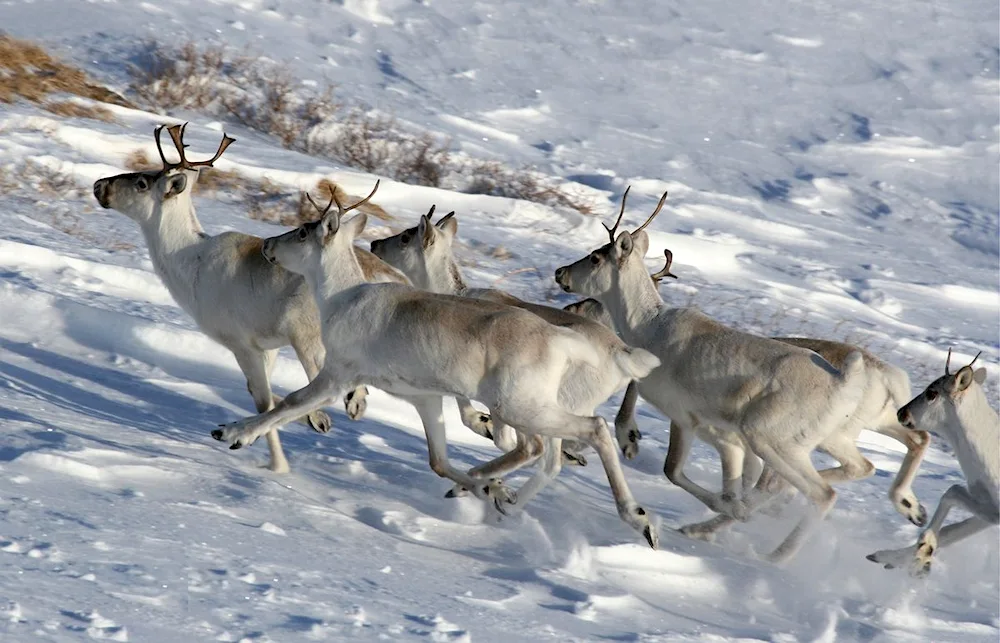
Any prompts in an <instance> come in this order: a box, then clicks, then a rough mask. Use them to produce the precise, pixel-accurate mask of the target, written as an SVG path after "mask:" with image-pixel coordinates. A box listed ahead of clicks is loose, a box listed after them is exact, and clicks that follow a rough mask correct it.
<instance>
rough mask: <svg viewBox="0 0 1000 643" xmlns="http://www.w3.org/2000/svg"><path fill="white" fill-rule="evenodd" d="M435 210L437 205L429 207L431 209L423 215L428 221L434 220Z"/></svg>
mask: <svg viewBox="0 0 1000 643" xmlns="http://www.w3.org/2000/svg"><path fill="white" fill-rule="evenodd" d="M436 209H437V204H436V203H435V204H434V205H432V206H431V209H430V210H428V211H427V214H426V215H424V216H426V217H427V220H428V221H430V220H431V219H433V218H434V210H436Z"/></svg>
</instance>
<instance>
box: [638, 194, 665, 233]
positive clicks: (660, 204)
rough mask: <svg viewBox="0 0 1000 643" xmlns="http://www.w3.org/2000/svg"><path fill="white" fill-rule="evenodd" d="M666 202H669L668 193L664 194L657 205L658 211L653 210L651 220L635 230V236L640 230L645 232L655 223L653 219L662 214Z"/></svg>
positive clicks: (647, 220)
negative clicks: (647, 227)
mask: <svg viewBox="0 0 1000 643" xmlns="http://www.w3.org/2000/svg"><path fill="white" fill-rule="evenodd" d="M666 201H667V192H664V193H663V196H661V197H660V202H659V203H657V204H656V209H655V210H653V214H651V215H649V218H648V219H646V222H645V223H643V224H642V225H641V226H639V227H638V228H636V229H635V230H633V231H632V234H635V233H636V232H639V231H640V230H643V229H644V228H645V227H646V226H648V225H649V224H650V223H651V222H652V221H653V219H655V218H656V215H658V214H659V213H660V210H662V209H663V204H664V203H665V202H666Z"/></svg>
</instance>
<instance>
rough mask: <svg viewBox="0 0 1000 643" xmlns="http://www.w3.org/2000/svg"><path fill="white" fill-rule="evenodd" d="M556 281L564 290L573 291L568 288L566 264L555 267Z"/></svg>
mask: <svg viewBox="0 0 1000 643" xmlns="http://www.w3.org/2000/svg"><path fill="white" fill-rule="evenodd" d="M556 283H557V284H559V287H560V288H562V289H563V290H564V291H565V292H573V291H571V290H570V288H569V270H567V269H566V266H563V267H562V268H556Z"/></svg>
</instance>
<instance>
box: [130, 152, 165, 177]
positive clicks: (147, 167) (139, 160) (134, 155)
mask: <svg viewBox="0 0 1000 643" xmlns="http://www.w3.org/2000/svg"><path fill="white" fill-rule="evenodd" d="M162 167H163V166H162V165H161V164H159V163H153V162H152V161H150V160H149V157H148V156H146V150H144V149H142V148H141V147H137V148H136V149H134V150H132V151H131V152H129V154H128V156H126V157H125V169H126V170H128V171H130V172H149V171H151V170H159V169H161V168H162Z"/></svg>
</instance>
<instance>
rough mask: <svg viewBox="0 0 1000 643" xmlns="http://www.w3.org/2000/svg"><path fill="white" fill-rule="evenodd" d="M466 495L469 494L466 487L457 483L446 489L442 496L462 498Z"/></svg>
mask: <svg viewBox="0 0 1000 643" xmlns="http://www.w3.org/2000/svg"><path fill="white" fill-rule="evenodd" d="M467 495H469V490H468V489H466V488H465V487H461V486H459V485H455V486H454V487H452V488H451V489H449V490H448V493H446V494H444V497H445V498H463V497H465V496H467Z"/></svg>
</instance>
